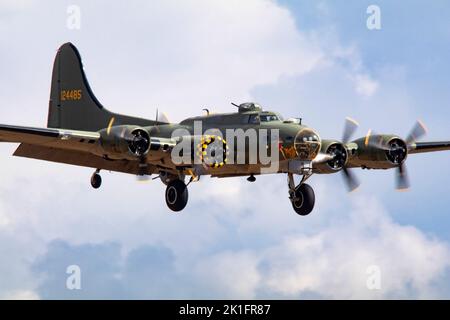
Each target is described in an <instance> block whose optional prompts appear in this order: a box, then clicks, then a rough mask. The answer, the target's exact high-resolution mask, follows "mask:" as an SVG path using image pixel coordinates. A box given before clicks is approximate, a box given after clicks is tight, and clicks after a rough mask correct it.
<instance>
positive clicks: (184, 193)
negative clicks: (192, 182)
mask: <svg viewBox="0 0 450 320" xmlns="http://www.w3.org/2000/svg"><path fill="white" fill-rule="evenodd" d="M188 197H189V194H188V189H187V187H186V184H185V183H184V182H183V181H181V180H179V179H176V180H172V181H170V182H169V183H168V184H167V188H166V203H167V206H168V207H169V209H170V210H172V211H175V212H177V211H181V210H183V209H184V207H186V204H187V202H188Z"/></svg>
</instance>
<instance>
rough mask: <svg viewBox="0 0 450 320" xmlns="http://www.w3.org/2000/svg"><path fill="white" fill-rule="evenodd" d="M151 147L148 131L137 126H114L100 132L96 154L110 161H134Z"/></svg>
mask: <svg viewBox="0 0 450 320" xmlns="http://www.w3.org/2000/svg"><path fill="white" fill-rule="evenodd" d="M150 147H151V139H150V135H149V133H148V131H147V130H146V129H144V128H141V127H137V126H114V127H111V128H108V129H103V130H101V131H100V139H99V144H98V148H97V153H101V154H102V155H103V156H107V157H108V158H111V159H130V160H135V159H138V158H141V157H144V156H145V155H146V154H147V153H148V151H149V150H150Z"/></svg>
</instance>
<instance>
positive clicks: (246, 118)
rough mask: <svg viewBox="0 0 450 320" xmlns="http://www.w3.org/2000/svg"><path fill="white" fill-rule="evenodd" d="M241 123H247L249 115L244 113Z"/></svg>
mask: <svg viewBox="0 0 450 320" xmlns="http://www.w3.org/2000/svg"><path fill="white" fill-rule="evenodd" d="M241 123H242V124H248V123H250V116H248V115H244V116H243V117H242V118H241Z"/></svg>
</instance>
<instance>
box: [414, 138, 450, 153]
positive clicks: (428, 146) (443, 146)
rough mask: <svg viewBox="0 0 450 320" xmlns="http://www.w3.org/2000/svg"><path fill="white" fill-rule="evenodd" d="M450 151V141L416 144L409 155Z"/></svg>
mask: <svg viewBox="0 0 450 320" xmlns="http://www.w3.org/2000/svg"><path fill="white" fill-rule="evenodd" d="M445 150H450V141H436V142H416V143H413V144H412V145H411V147H410V149H409V153H425V152H435V151H445Z"/></svg>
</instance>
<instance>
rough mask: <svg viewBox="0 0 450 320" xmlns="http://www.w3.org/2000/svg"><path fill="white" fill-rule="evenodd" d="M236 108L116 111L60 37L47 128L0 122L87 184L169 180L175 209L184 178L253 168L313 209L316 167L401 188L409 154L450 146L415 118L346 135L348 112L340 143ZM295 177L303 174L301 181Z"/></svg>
mask: <svg viewBox="0 0 450 320" xmlns="http://www.w3.org/2000/svg"><path fill="white" fill-rule="evenodd" d="M233 105H234V106H235V107H237V112H232V113H227V114H212V113H210V112H209V111H208V110H207V109H204V110H205V111H206V113H205V114H204V115H202V116H198V117H193V118H188V119H185V120H183V121H181V122H180V123H169V122H168V121H167V119H163V118H162V117H160V116H158V115H157V116H156V119H155V120H148V119H143V118H137V117H132V116H126V115H121V114H116V113H112V112H110V111H108V110H107V109H106V108H104V107H103V106H102V105H101V104H100V102H99V101H98V100H97V99H96V97H95V96H94V94H93V92H92V90H91V88H90V87H89V84H88V82H87V79H86V75H85V73H84V70H83V66H82V63H81V58H80V55H79V53H78V50H77V49H76V48H75V46H74V45H73V44H71V43H66V44H64V45H62V46H61V47H60V48H59V50H58V52H57V54H56V58H55V62H54V66H53V75H52V82H51V91H50V101H49V110H48V120H47V127H46V128H34V127H22V126H12V125H0V141H2V142H13V143H20V145H19V147H18V148H17V149H16V151H15V152H14V155H15V156H19V157H27V158H33V159H40V160H47V161H53V162H59V163H66V164H72V165H78V166H84V167H91V168H94V169H95V172H94V173H93V175H92V177H91V185H92V187H93V188H99V187H100V185H101V183H102V179H101V176H100V174H99V173H100V170H108V171H117V172H124V173H129V174H133V175H137V176H138V177H150V176H152V175H154V177H153V179H156V178H159V179H160V180H161V181H162V182H163V183H164V184H165V185H166V193H165V198H166V203H167V206H168V207H169V208H170V209H171V210H173V211H181V210H182V209H184V208H185V206H186V204H187V201H188V189H187V187H188V185H189V184H190V183H192V182H195V181H198V180H199V179H200V178H201V177H202V176H206V175H209V176H212V177H218V178H225V177H248V178H247V180H248V181H250V182H253V181H255V179H256V178H255V176H256V175H259V174H268V173H285V174H287V181H288V194H289V199H290V201H291V203H292V207H293V209H294V211H295V212H296V213H297V214H299V215H308V214H309V213H310V212H311V211H312V210H313V208H314V203H315V196H314V191H313V189H312V188H311V186H309V185H308V184H306V181H307V179H309V178H310V177H311V176H312V175H313V174H331V173H337V172H341V173H343V177H344V178H345V182H346V184H347V187H348V189H349V190H350V191H352V190H354V189H356V188H357V187H358V186H359V183H358V181H357V179H356V177H355V175H354V174H353V173H352V170H351V169H352V168H363V169H395V170H396V177H397V188H398V189H406V188H408V186H409V182H408V177H407V174H406V169H405V160H406V158H407V156H408V155H409V154H415V153H423V152H434V151H441V150H450V141H443V142H417V140H418V139H419V138H421V137H422V136H423V135H424V134H425V127H424V126H423V125H422V124H421V123H420V122H417V124H416V125H415V126H414V127H413V129H412V131H411V133H410V134H409V135H408V136H407V137H406V138H404V139H403V138H401V137H400V136H398V135H395V134H371V133H370V132H369V133H368V134H367V135H366V136H364V137H361V138H359V139H356V140H351V138H352V136H353V134H354V133H355V131H356V129H357V123H356V122H355V121H354V120H352V119H350V118H347V119H346V122H345V126H344V133H343V136H342V138H341V139H340V140H337V139H321V138H320V136H319V134H318V133H317V132H316V131H315V130H313V129H312V128H309V127H307V126H306V125H304V124H302V121H301V119H300V118H291V119H287V120H283V119H282V117H281V116H280V115H279V114H277V113H275V112H272V111H267V110H263V109H262V108H261V106H260V105H258V104H257V103H242V104H239V105H237V104H233ZM295 176H301V181H300V182H299V183H298V184H296V183H295V181H294V177H295ZM186 182H187V183H186Z"/></svg>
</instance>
